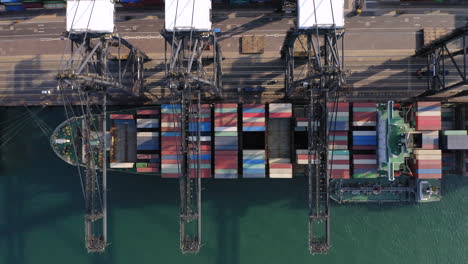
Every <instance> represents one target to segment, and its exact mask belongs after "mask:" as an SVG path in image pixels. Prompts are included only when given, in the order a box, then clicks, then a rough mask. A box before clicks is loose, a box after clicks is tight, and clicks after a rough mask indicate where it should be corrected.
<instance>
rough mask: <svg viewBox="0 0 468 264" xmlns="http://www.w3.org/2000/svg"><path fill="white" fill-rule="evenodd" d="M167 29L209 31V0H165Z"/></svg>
mask: <svg viewBox="0 0 468 264" xmlns="http://www.w3.org/2000/svg"><path fill="white" fill-rule="evenodd" d="M164 13H165V27H166V30H167V31H174V29H175V31H190V30H192V29H193V30H194V31H210V30H211V0H166V4H165V11H164Z"/></svg>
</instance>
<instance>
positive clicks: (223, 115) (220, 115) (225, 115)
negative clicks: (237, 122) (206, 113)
mask: <svg viewBox="0 0 468 264" xmlns="http://www.w3.org/2000/svg"><path fill="white" fill-rule="evenodd" d="M215 117H216V119H220V118H227V119H237V113H215Z"/></svg>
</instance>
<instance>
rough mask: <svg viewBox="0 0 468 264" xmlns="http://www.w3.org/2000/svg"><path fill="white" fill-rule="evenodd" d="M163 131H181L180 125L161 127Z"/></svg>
mask: <svg viewBox="0 0 468 264" xmlns="http://www.w3.org/2000/svg"><path fill="white" fill-rule="evenodd" d="M161 132H180V127H161ZM163 137H164V136H163Z"/></svg>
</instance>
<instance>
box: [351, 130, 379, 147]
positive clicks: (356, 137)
mask: <svg viewBox="0 0 468 264" xmlns="http://www.w3.org/2000/svg"><path fill="white" fill-rule="evenodd" d="M376 148H377V132H376V131H353V149H354V150H375V149H376Z"/></svg>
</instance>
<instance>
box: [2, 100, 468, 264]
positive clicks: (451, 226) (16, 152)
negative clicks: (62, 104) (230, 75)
mask: <svg viewBox="0 0 468 264" xmlns="http://www.w3.org/2000/svg"><path fill="white" fill-rule="evenodd" d="M26 111H32V112H38V111H40V112H38V113H37V118H34V119H33V118H29V120H28V117H29V116H28V112H26ZM0 117H1V119H0V131H1V134H0V139H1V141H0V146H1V147H0V148H1V149H0V155H1V162H0V263H1V264H26V263H27V264H43V263H44V264H56V263H57V264H64V263H66V264H75V263H76V264H87V263H93V264H110V263H116V264H133V263H135V264H145V263H152V264H154V263H165V264H176V263H190V264H192V263H193V264H195V263H202V264H240V263H249V264H250V263H258V264H276V263H281V264H285V263H286V264H296V263H346V264H352V263H357V264H367V263H378V264H387V263H388V264H394V263H398V264H404V263H412V264H419V263H424V264H428V263H457V264H458V263H460V264H463V263H468V198H467V197H468V178H466V177H465V178H463V177H461V176H449V177H445V178H444V184H443V190H442V191H443V194H444V197H443V200H442V201H441V202H438V203H430V204H392V205H373V204H364V205H338V204H336V203H333V204H332V207H331V223H332V224H331V241H332V249H331V251H330V253H329V254H328V255H324V256H323V255H319V256H311V255H309V254H308V250H307V233H308V231H307V203H306V197H307V196H306V181H305V179H295V180H267V179H263V180H262V179H258V180H226V181H221V180H215V181H213V180H209V181H204V183H203V187H204V190H203V194H202V199H203V202H202V206H203V247H202V250H201V252H200V253H199V254H198V255H182V254H181V253H180V250H179V221H178V213H179V196H178V182H177V180H161V179H159V178H155V177H152V176H144V175H132V174H121V173H114V172H111V173H109V175H108V178H109V180H108V188H109V190H110V191H109V200H108V201H109V205H108V207H109V242H110V243H111V244H110V245H109V246H108V248H107V250H106V252H105V253H103V254H88V253H86V250H85V247H84V233H83V232H84V225H83V211H84V203H83V195H82V191H81V187H80V181H79V176H78V173H77V170H76V168H75V167H72V166H70V165H67V164H65V163H64V162H63V161H62V160H60V159H59V158H58V157H56V156H55V154H54V153H53V151H52V149H51V148H50V146H49V139H48V137H46V135H45V134H47V133H46V131H44V133H43V132H42V130H41V129H40V127H39V126H38V125H37V123H36V122H38V120H41V121H43V122H45V124H47V126H48V127H49V128H51V129H54V128H55V127H56V126H57V125H58V124H59V123H60V122H62V121H63V120H64V119H65V115H64V111H63V108H59V107H56V108H46V109H40V108H30V109H29V110H28V109H26V108H24V107H18V108H3V109H2V112H1V113H0ZM18 120H24V122H23V123H17V122H19V121H18ZM15 124H16V125H17V127H15ZM19 124H20V125H21V126H20V125H19ZM41 127H43V128H44V127H45V126H43V125H41ZM43 130H44V129H43ZM45 130H47V129H45Z"/></svg>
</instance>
